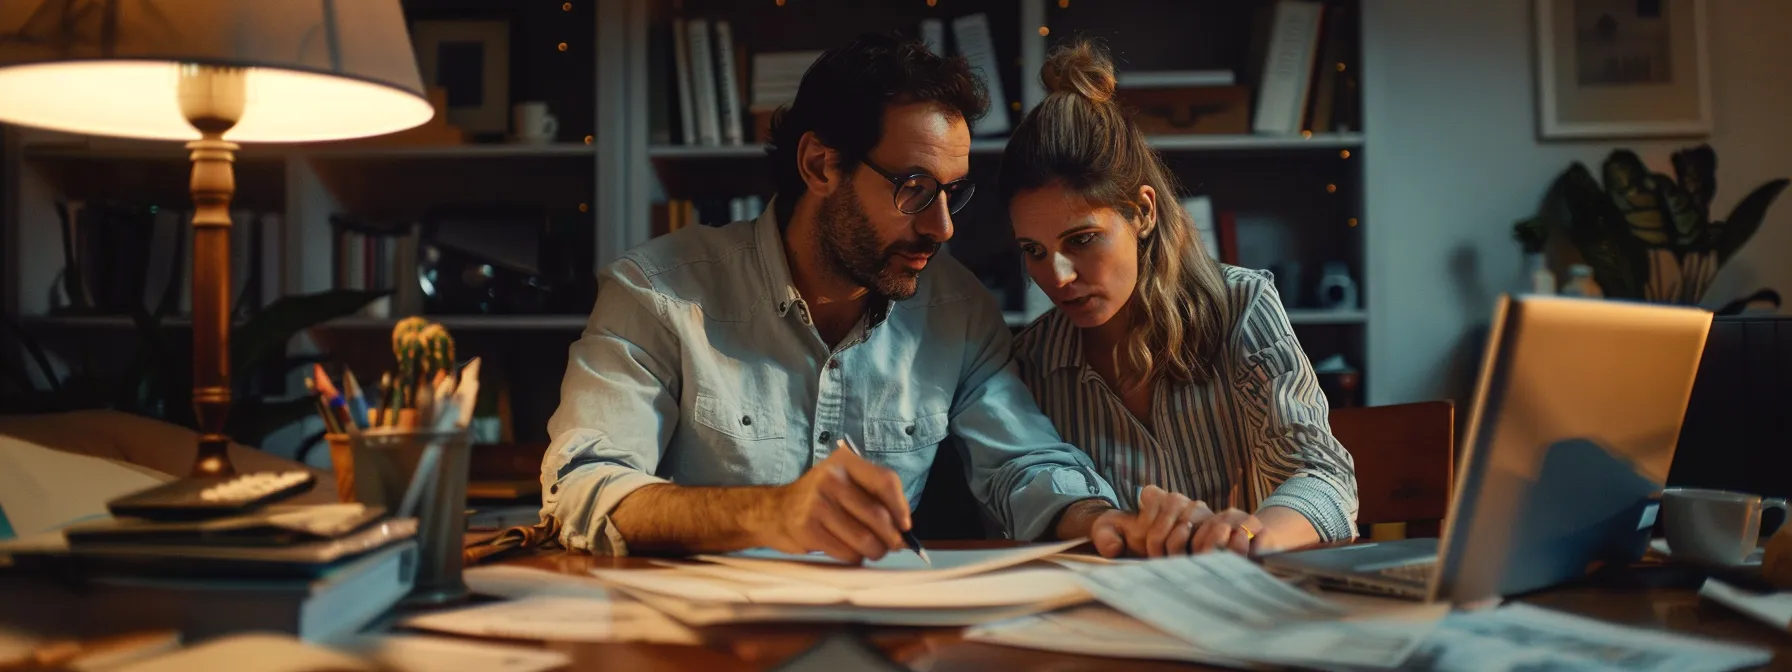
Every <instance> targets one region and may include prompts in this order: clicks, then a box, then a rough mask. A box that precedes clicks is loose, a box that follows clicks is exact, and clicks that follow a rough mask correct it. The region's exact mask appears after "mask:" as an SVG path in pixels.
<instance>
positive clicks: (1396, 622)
mask: <svg viewBox="0 0 1792 672" xmlns="http://www.w3.org/2000/svg"><path fill="white" fill-rule="evenodd" d="M1078 576H1079V577H1080V578H1081V579H1082V580H1083V584H1084V586H1085V587H1087V588H1088V589H1089V591H1090V592H1091V593H1094V594H1095V597H1096V598H1097V599H1099V600H1101V601H1102V602H1104V603H1106V604H1107V605H1108V606H1110V607H1113V608H1114V609H1116V610H1118V611H1120V612H1122V613H1125V614H1127V615H1129V616H1132V617H1133V618H1136V619H1138V620H1140V621H1143V622H1145V623H1149V624H1150V625H1152V626H1154V627H1156V628H1157V629H1159V630H1162V631H1163V632H1165V633H1168V634H1171V635H1174V636H1175V637H1176V638H1178V639H1181V640H1182V641H1184V642H1188V643H1190V644H1193V645H1195V646H1196V647H1199V649H1200V650H1202V651H1203V652H1205V653H1208V654H1213V655H1217V656H1221V657H1225V658H1233V659H1238V660H1252V661H1258V662H1265V663H1275V664H1282V665H1305V666H1319V665H1326V666H1337V665H1343V666H1356V667H1368V668H1388V667H1394V666H1397V665H1399V664H1400V663H1401V662H1402V661H1404V660H1406V658H1407V656H1410V655H1412V653H1413V651H1414V650H1416V649H1418V647H1419V644H1420V643H1421V642H1422V641H1423V640H1424V638H1425V637H1426V636H1427V635H1429V634H1430V631H1431V629H1432V627H1433V625H1434V624H1435V622H1436V621H1435V616H1437V615H1441V611H1440V610H1437V609H1432V616H1433V617H1432V618H1429V619H1427V618H1415V619H1410V620H1400V619H1392V618H1378V619H1372V620H1350V619H1348V618H1347V617H1348V616H1349V615H1350V614H1349V612H1348V611H1347V610H1345V609H1344V608H1343V607H1341V606H1338V605H1336V604H1333V603H1331V602H1329V601H1327V600H1324V599H1322V598H1320V597H1317V596H1314V595H1311V594H1308V593H1306V592H1303V591H1301V590H1300V589H1298V588H1295V587H1294V586H1292V585H1289V584H1288V583H1286V582H1283V581H1281V580H1279V579H1277V578H1275V577H1274V576H1271V575H1270V574H1269V572H1266V571H1264V570H1263V568H1261V567H1258V566H1257V565H1254V564H1252V563H1251V562H1250V561H1249V560H1246V559H1244V558H1243V557H1240V556H1238V555H1234V554H1232V553H1226V552H1219V553H1206V554H1202V555H1197V556H1183V557H1172V558H1162V559H1157V560H1152V561H1149V562H1142V563H1136V564H1128V565H1116V566H1112V567H1102V568H1099V569H1095V570H1091V571H1087V572H1083V573H1080V574H1079V575H1078ZM1415 607H1418V605H1415ZM1419 608H1420V609H1423V607H1419Z"/></svg>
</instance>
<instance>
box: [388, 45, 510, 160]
mask: <svg viewBox="0 0 1792 672" xmlns="http://www.w3.org/2000/svg"><path fill="white" fill-rule="evenodd" d="M411 47H412V48H413V49H415V50H416V51H417V67H418V69H419V70H421V74H422V75H423V85H424V86H425V87H441V88H442V89H443V90H444V91H445V92H446V93H447V98H448V123H450V124H453V125H455V126H457V127H459V128H460V129H461V130H463V131H466V132H469V133H503V132H505V131H506V130H509V126H510V22H509V21H507V20H503V19H465V20H463V19H440V20H435V19H419V20H417V21H412V22H411Z"/></svg>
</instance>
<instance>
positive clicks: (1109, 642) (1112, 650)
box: [964, 604, 1266, 669]
mask: <svg viewBox="0 0 1792 672" xmlns="http://www.w3.org/2000/svg"><path fill="white" fill-rule="evenodd" d="M964 638H965V640H967V641H973V642H983V643H985V644H1001V645H1004V646H1013V647H1019V648H1023V649H1038V650H1041V651H1057V652H1060V653H1074V654H1081V655H1086V656H1107V657H1112V658H1143V659H1150V660H1175V661H1181V662H1188V663H1203V664H1207V665H1221V666H1225V667H1237V668H1246V669H1248V668H1252V667H1266V666H1262V665H1259V664H1257V663H1251V662H1248V661H1244V660H1239V659H1235V658H1227V657H1225V656H1221V655H1219V654H1216V653H1213V652H1211V651H1206V650H1204V649H1202V648H1200V647H1198V646H1195V645H1193V644H1190V643H1188V642H1185V641H1182V640H1181V639H1178V638H1176V637H1175V636H1172V635H1170V634H1167V633H1165V632H1164V631H1162V630H1158V629H1157V628H1154V627H1151V626H1150V625H1147V624H1145V623H1144V622H1141V621H1139V620H1138V619H1136V618H1133V617H1131V616H1127V615H1126V614H1122V613H1120V612H1118V611H1115V610H1114V608H1113V607H1109V606H1107V605H1103V604H1086V605H1082V606H1076V607H1071V608H1069V609H1063V610H1059V611H1053V612H1050V613H1045V614H1036V615H1033V616H1027V617H1023V618H1017V619H1014V620H1009V621H1002V622H1000V623H992V624H989V625H983V626H978V627H974V628H970V629H968V630H966V631H965V634H964Z"/></svg>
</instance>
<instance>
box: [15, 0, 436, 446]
mask: <svg viewBox="0 0 1792 672" xmlns="http://www.w3.org/2000/svg"><path fill="white" fill-rule="evenodd" d="M433 114H434V110H433V109H432V108H431V107H430V105H429V102H428V101H427V100H426V99H425V98H424V95H423V85H422V78H421V76H419V75H418V72H417V61H416V57H415V56H414V55H413V54H412V52H411V40H410V35H409V34H408V33H406V31H405V20H404V13H403V10H402V8H401V7H400V5H399V0H0V122H6V123H12V124H18V125H22V126H32V127H38V128H45V129H51V130H57V131H67V132H73V133H86V134H92V135H101V136H116V137H125V138H143V139H152V140H184V141H187V143H186V147H187V149H188V150H190V155H189V158H190V159H191V160H192V163H193V174H192V182H191V191H192V197H193V209H194V211H193V388H194V389H193V405H194V415H195V417H196V418H198V423H199V428H198V429H199V447H198V453H197V455H196V458H195V459H194V463H193V475H195V476H222V475H229V474H233V473H235V469H234V468H233V467H232V466H231V464H230V455H229V451H228V447H229V444H230V438H229V437H228V436H226V435H225V433H224V420H225V418H226V417H227V415H228V413H229V409H230V314H229V310H230V309H229V306H230V296H229V293H230V289H229V288H230V199H231V197H232V196H233V195H234V193H235V191H236V176H235V172H234V171H233V168H232V163H233V162H234V161H235V152H236V149H237V147H238V145H237V143H239V142H308V141H322V140H342V139H349V138H358V137H367V136H373V135H381V134H385V133H392V132H395V131H400V130H404V129H407V128H411V127H413V126H417V125H419V124H422V123H424V122H426V121H428V120H429V119H430V117H431V116H432V115H433Z"/></svg>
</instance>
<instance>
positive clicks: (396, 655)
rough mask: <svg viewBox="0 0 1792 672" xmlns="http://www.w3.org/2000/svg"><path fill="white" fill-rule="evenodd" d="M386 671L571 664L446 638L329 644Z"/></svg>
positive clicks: (500, 671)
mask: <svg viewBox="0 0 1792 672" xmlns="http://www.w3.org/2000/svg"><path fill="white" fill-rule="evenodd" d="M331 648H334V649H337V650H339V651H344V652H346V653H351V654H353V655H355V656H356V657H359V658H361V659H362V660H366V661H369V662H372V663H375V664H377V665H378V666H379V669H380V670H384V671H386V672H424V671H426V670H427V671H428V672H546V671H547V670H556V669H560V668H563V667H566V666H568V665H571V664H572V658H571V657H570V656H567V655H566V654H564V653H561V652H559V651H549V650H546V649H542V648H531V647H525V646H513V645H507V644H493V643H490V642H476V641H468V640H464V639H450V638H447V637H425V636H416V635H377V636H366V637H357V638H355V639H351V640H346V641H343V642H340V643H335V644H332V646H331Z"/></svg>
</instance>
